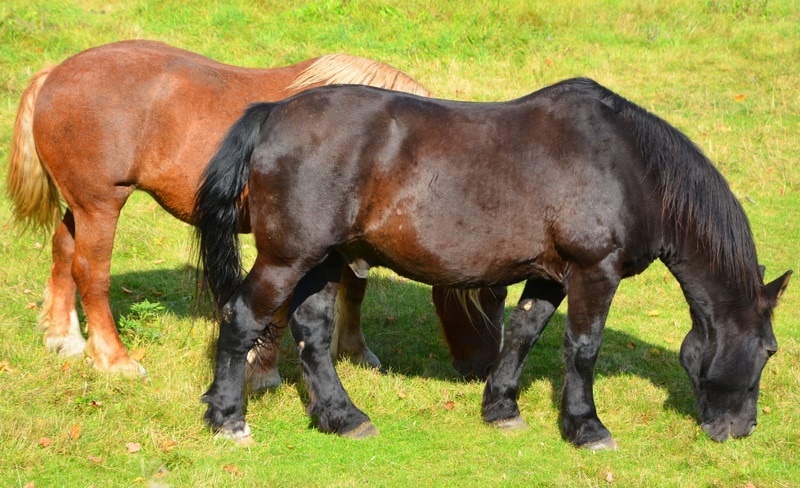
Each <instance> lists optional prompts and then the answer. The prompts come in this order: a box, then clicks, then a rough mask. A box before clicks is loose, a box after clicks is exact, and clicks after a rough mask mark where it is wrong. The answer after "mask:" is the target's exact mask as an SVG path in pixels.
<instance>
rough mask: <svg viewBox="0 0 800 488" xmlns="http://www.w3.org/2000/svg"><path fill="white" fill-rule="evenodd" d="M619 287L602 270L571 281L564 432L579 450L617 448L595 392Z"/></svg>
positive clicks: (566, 334)
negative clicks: (596, 367) (607, 325)
mask: <svg viewBox="0 0 800 488" xmlns="http://www.w3.org/2000/svg"><path fill="white" fill-rule="evenodd" d="M618 283H619V280H618V279H614V278H613V277H609V276H607V275H606V274H605V273H604V272H602V271H601V270H598V271H596V272H595V273H591V272H588V271H584V272H582V273H574V274H573V275H572V276H571V277H570V281H569V296H570V301H569V309H568V310H567V323H566V327H565V330H564V367H565V379H564V392H563V395H562V398H561V429H562V432H563V434H564V436H565V437H566V438H567V439H568V440H569V441H571V442H572V443H573V444H574V445H576V446H578V447H585V448H588V449H615V448H616V442H615V441H614V439H613V438H612V437H611V432H609V430H608V429H607V428H606V427H605V426H604V425H603V423H602V422H601V421H600V419H599V417H598V416H597V409H596V407H595V403H594V395H593V391H592V389H593V385H594V365H595V362H596V361H597V355H598V353H599V352H600V343H601V341H602V339H603V328H604V327H605V321H606V317H607V315H608V309H609V307H610V305H611V299H612V298H613V296H614V292H615V291H616V289H617V285H618Z"/></svg>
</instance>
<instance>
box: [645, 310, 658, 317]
mask: <svg viewBox="0 0 800 488" xmlns="http://www.w3.org/2000/svg"><path fill="white" fill-rule="evenodd" d="M659 315H661V312H659V311H658V310H650V311H649V312H647V316H648V317H658V316H659Z"/></svg>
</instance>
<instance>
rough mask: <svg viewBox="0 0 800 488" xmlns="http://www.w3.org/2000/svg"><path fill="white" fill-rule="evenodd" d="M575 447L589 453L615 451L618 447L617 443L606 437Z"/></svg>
mask: <svg viewBox="0 0 800 488" xmlns="http://www.w3.org/2000/svg"><path fill="white" fill-rule="evenodd" d="M577 447H579V448H581V449H588V450H590V451H616V450H617V447H618V446H617V441H615V440H614V438H613V437H606V438H605V439H600V440H599V441H592V442H587V443H585V444H581V445H580V446H577Z"/></svg>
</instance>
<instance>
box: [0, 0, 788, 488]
mask: <svg viewBox="0 0 800 488" xmlns="http://www.w3.org/2000/svg"><path fill="white" fill-rule="evenodd" d="M542 3H544V2H542ZM131 37H142V38H152V39H159V40H163V41H166V42H169V43H171V44H174V45H177V46H180V47H183V48H186V49H190V50H193V51H197V52H200V53H203V54H205V55H208V56H211V57H214V58H216V59H219V60H221V61H225V62H229V63H232V64H238V65H245V66H278V65H284V64H289V63H293V62H297V61H300V60H303V59H307V58H311V57H315V56H318V55H321V54H325V53H330V52H348V53H352V54H357V55H362V56H367V57H371V58H375V59H378V60H381V61H385V62H388V63H390V64H393V65H394V66H397V67H399V68H401V69H404V70H405V71H407V72H408V73H410V74H411V75H413V76H414V77H415V78H416V79H418V80H419V81H420V82H422V83H423V84H425V85H426V86H427V87H428V88H430V89H431V90H432V91H433V93H435V94H436V95H437V96H442V97H448V98H458V99H465V100H503V99H508V98H512V97H516V96H520V95H523V94H525V93H528V92H530V91H533V90H535V89H537V88H539V87H541V86H543V85H546V84H549V83H553V82H555V81H558V80H560V79H563V78H566V77H570V76H577V75H580V76H590V77H593V78H595V79H597V80H598V81H600V82H601V83H603V84H605V85H606V86H608V87H610V88H612V89H613V90H615V91H617V92H619V93H620V94H622V95H623V96H625V97H627V98H629V99H631V100H633V101H634V102H636V103H638V104H640V105H642V106H644V107H645V108H647V109H649V110H651V111H653V112H655V113H656V114H659V115H660V116H662V117H664V118H666V119H667V120H669V121H670V122H672V123H673V124H674V125H676V126H677V127H679V128H680V129H681V130H683V131H684V132H686V133H687V135H689V136H690V137H691V138H692V139H693V140H695V141H696V142H697V143H698V144H700V145H701V146H702V147H703V148H704V149H705V151H706V152H707V153H708V155H709V156H710V157H711V158H712V159H713V160H714V161H716V162H717V164H718V167H719V169H720V171H722V173H723V174H724V175H725V176H726V178H727V179H728V180H729V182H730V184H731V187H732V189H733V190H734V192H735V193H736V195H737V196H738V197H739V198H740V200H741V201H742V202H743V205H744V207H745V209H746V211H747V213H748V216H749V218H750V220H751V224H752V227H753V232H754V235H755V238H756V243H757V245H758V251H759V256H760V259H761V261H762V262H763V263H764V264H765V265H766V266H767V276H768V278H769V279H772V278H774V277H776V276H778V275H779V274H780V273H782V272H783V271H785V270H786V269H794V270H796V271H800V257H799V256H800V252H799V251H800V244H798V239H799V238H800V223H798V222H799V221H800V218H798V217H800V215H798V213H799V212H798V210H799V209H800V169H798V167H797V164H796V159H797V154H800V139H799V138H798V137H797V134H798V133H800V88H799V87H800V69H798V68H799V67H800V64H799V63H800V11H798V7H797V6H796V2H792V1H789V0H785V1H770V2H767V1H766V0H761V1H745V0H736V1H720V0H708V1H700V2H692V1H684V0H669V1H666V2H616V1H608V2H582V1H566V2H549V3H546V4H544V5H536V4H535V3H534V2H523V1H520V0H510V1H503V2H501V1H482V2H464V3H463V4H462V3H459V2H441V1H432V0H427V1H426V0H406V1H404V2H377V1H364V0H351V1H330V0H329V1H317V2H282V1H281V2H279V1H273V0H268V1H255V0H251V1H246V0H235V1H231V2H152V1H146V0H138V1H137V0H133V1H126V2H120V1H115V0H111V1H94V0H79V1H75V2H66V1H63V0H47V1H44V0H24V1H23V0H7V1H5V2H3V4H2V5H0V72H2V73H4V75H5V76H4V78H3V80H4V83H3V84H0V161H2V162H0V172H2V173H5V168H6V164H7V163H6V161H7V157H8V150H9V144H10V138H11V127H12V123H13V118H14V113H15V111H16V106H17V104H18V102H19V96H20V93H21V91H22V90H23V89H24V87H25V85H26V83H27V81H28V79H29V77H30V75H31V74H33V73H34V72H35V71H36V70H38V69H39V68H40V67H41V66H42V65H44V64H46V63H57V62H60V61H61V60H63V59H64V58H65V57H67V56H69V55H71V54H74V53H77V52H79V51H81V50H84V49H86V48H89V47H92V46H94V45H98V44H102V43H105V42H111V41H115V40H119V39H123V38H131ZM10 215H11V214H10V203H9V202H8V200H7V199H6V198H5V197H2V198H0V225H2V227H1V229H2V234H0V263H2V265H0V303H1V304H2V305H0V390H1V391H2V396H3V398H2V400H0V419H2V421H0V486H37V487H42V486H130V485H132V486H139V485H148V484H151V483H152V484H154V485H161V486H225V485H232V486H362V485H367V484H370V485H376V486H413V485H415V484H416V485H420V486H422V485H424V486H495V485H502V486H519V485H541V486H613V485H619V486H657V485H661V486H720V487H723V486H724V487H729V486H746V485H748V483H750V484H752V485H754V486H757V487H766V486H797V485H800V467H798V463H797V456H798V454H799V453H800V443H799V441H798V436H797V432H800V407H798V405H800V373H799V372H798V369H797V364H800V344H798V340H800V316H799V315H798V312H797V311H798V308H799V307H800V298H799V297H800V292H798V286H800V285H798V283H792V284H790V286H789V289H788V291H787V293H786V295H785V297H784V299H783V302H782V304H781V306H780V307H779V308H778V309H777V311H776V315H775V333H776V335H777V337H778V340H779V342H780V345H781V350H780V352H779V353H778V354H777V355H776V356H775V357H774V358H773V359H772V360H771V361H770V362H769V364H768V365H767V367H766V369H765V371H764V375H763V378H762V383H761V386H762V395H761V399H760V403H759V408H760V409H761V410H762V413H761V414H760V416H759V426H758V428H757V429H756V431H755V434H754V435H753V436H751V437H750V438H747V439H744V440H737V441H733V442H727V443H724V444H716V443H714V442H713V441H711V440H710V439H708V438H707V437H706V436H705V435H704V434H703V433H702V432H701V431H700V430H699V427H698V424H697V409H696V405H695V401H694V398H693V395H692V394H691V391H690V390H691V387H690V384H689V380H688V378H687V377H686V375H685V373H684V372H683V370H682V368H681V367H680V365H679V364H678V361H677V351H678V350H679V347H680V343H681V341H682V339H683V337H684V335H685V334H686V332H687V331H688V328H689V316H688V309H687V307H686V304H685V302H684V301H683V298H682V296H681V294H680V291H679V289H678V286H677V283H676V282H675V280H674V279H673V278H672V277H671V276H670V275H669V273H668V272H667V271H666V269H665V268H664V267H663V266H662V265H660V264H658V263H656V264H655V265H653V266H652V267H651V268H650V269H649V270H648V271H647V272H645V273H643V274H642V275H640V276H637V277H635V278H632V279H630V280H627V281H626V282H624V283H623V285H622V286H621V287H620V290H619V292H618V294H617V296H616V298H615V301H614V304H613V307H612V310H611V314H610V316H609V320H608V328H607V330H606V335H605V340H604V345H603V349H602V351H601V355H600V359H599V361H598V365H597V375H596V385H595V397H596V401H597V406H598V409H599V412H600V416H601V418H602V419H603V421H604V422H605V423H606V425H607V426H608V427H609V428H610V429H611V431H612V432H613V433H614V435H615V437H616V439H617V440H618V442H619V444H620V449H619V450H618V451H616V452H603V453H597V454H595V453H591V452H585V451H582V450H577V449H574V448H572V447H571V446H570V445H569V444H568V443H566V442H565V441H563V440H562V439H561V437H560V434H559V431H558V427H557V415H558V402H559V390H560V387H561V384H562V381H563V380H562V376H563V370H562V366H561V357H560V355H561V332H562V330H563V323H564V315H563V314H564V312H565V306H562V309H561V310H559V312H558V313H557V315H556V317H555V318H554V319H553V321H552V323H551V324H550V326H549V328H548V329H547V330H546V332H545V334H544V335H543V337H542V339H541V340H540V341H539V343H538V344H537V346H536V347H535V348H534V350H533V352H532V353H531V356H530V357H529V359H528V362H527V364H526V368H525V371H524V373H523V379H522V391H521V395H520V408H521V410H522V414H523V416H524V418H525V419H526V420H527V421H528V423H529V424H530V426H531V428H529V429H527V430H525V431H522V432H515V433H505V432H498V431H496V430H493V429H490V428H488V427H486V426H484V425H482V423H481V421H480V399H481V394H482V385H481V384H479V383H474V382H473V383H469V382H464V381H463V380H461V379H459V378H458V376H457V375H456V374H455V372H454V371H453V370H452V368H451V367H450V365H449V357H448V353H447V349H446V347H445V345H444V344H443V341H442V340H441V339H440V337H439V333H438V332H437V325H436V320H435V314H434V312H433V308H432V305H431V304H430V298H429V291H428V289H427V287H424V286H421V285H417V284H415V283H412V282H408V281H406V280H399V279H396V278H394V277H393V275H391V274H390V273H386V272H381V271H378V272H376V273H373V279H372V280H371V282H370V287H369V290H368V296H367V302H366V303H365V305H364V329H365V334H366V336H367V339H368V342H369V344H370V347H371V348H372V349H373V351H374V352H376V353H377V354H378V356H379V357H380V358H381V360H382V361H383V363H384V364H385V366H386V367H387V368H388V370H389V373H388V374H385V375H381V374H378V373H376V372H373V371H368V370H365V369H363V368H360V367H356V366H353V365H351V364H349V363H347V362H344V363H340V364H339V366H338V371H339V374H340V375H341V377H342V381H343V383H344V384H345V387H346V388H347V390H348V392H349V393H350V395H351V397H352V398H353V400H354V402H355V403H356V404H357V405H358V406H360V407H361V408H362V409H363V410H365V411H366V412H367V413H368V414H369V415H370V416H371V418H372V420H373V422H374V423H375V425H376V426H377V427H378V428H379V429H380V431H381V435H380V436H379V437H377V438H373V439H369V440H365V441H358V442H356V441H351V440H346V439H340V438H338V437H335V436H332V435H325V434H322V433H320V432H318V431H316V430H314V429H313V428H310V427H309V419H308V417H307V416H306V415H305V411H304V408H305V404H306V403H307V401H308V395H307V393H306V390H305V387H304V386H303V384H302V381H301V379H300V373H299V364H298V362H297V358H296V354H295V353H294V352H293V345H292V343H291V340H289V339H288V338H287V340H286V341H285V343H284V349H285V352H284V355H283V360H282V362H281V370H282V374H283V377H284V383H283V385H282V386H281V387H280V388H278V389H277V390H275V391H271V392H267V393H265V394H262V395H258V396H253V397H251V398H249V404H248V421H249V423H250V425H251V427H252V428H253V430H254V433H255V438H256V439H257V441H258V443H257V445H255V446H254V447H251V448H240V447H235V446H233V445H231V444H230V443H229V442H225V441H220V440H216V439H214V438H213V437H212V436H211V434H210V433H209V432H208V430H207V429H206V428H205V427H204V426H203V423H202V421H201V419H202V413H203V411H204V406H203V405H202V404H201V403H200V401H199V397H200V395H201V394H202V393H203V392H204V391H205V388H207V386H208V384H209V383H210V378H211V363H210V355H209V351H210V346H209V344H210V343H211V341H212V339H213V337H214V333H215V326H214V324H213V322H212V321H210V320H209V319H207V318H206V317H205V316H204V315H202V314H200V315H197V314H195V312H194V303H195V302H194V300H195V297H194V284H195V282H194V268H193V266H192V265H193V263H194V257H193V255H192V252H191V248H192V238H191V229H190V228H189V227H188V226H186V225H184V224H181V223H180V222H178V221H176V220H174V219H172V218H171V217H170V216H168V215H167V214H166V213H165V212H163V211H162V210H161V209H160V208H159V207H158V206H157V205H156V204H155V203H153V201H152V200H151V199H150V198H149V197H147V196H146V195H141V194H137V195H135V196H134V197H133V198H132V199H131V201H130V202H129V204H128V206H127V207H126V208H125V210H124V211H123V218H122V220H121V223H120V228H119V231H118V235H117V239H116V245H115V254H114V261H113V267H112V274H113V278H112V307H113V310H114V313H115V315H116V316H117V318H118V320H120V321H122V322H125V321H127V322H128V324H129V325H130V327H128V329H127V336H128V338H127V340H128V342H129V343H130V344H131V345H132V346H133V347H136V348H139V349H140V352H141V353H142V354H144V358H143V360H142V362H143V364H144V365H145V367H146V368H147V369H148V371H149V373H150V379H149V381H136V380H124V379H119V378H115V377H109V376H106V375H104V374H100V373H97V372H95V371H94V370H93V369H92V368H91V367H90V366H89V365H87V364H86V363H85V361H84V360H83V359H80V358H78V359H75V358H73V359H68V360H66V359H63V358H59V357H56V356H53V355H51V354H49V353H46V352H45V350H44V347H43V345H42V342H41V336H40V334H39V333H37V332H36V331H35V330H34V324H35V321H36V316H37V314H38V310H37V309H38V307H39V306H40V305H41V290H42V289H43V285H44V282H45V280H46V277H47V274H48V272H49V238H48V237H46V236H36V235H30V234H25V235H21V234H19V233H18V232H17V231H16V229H15V228H14V227H13V225H12V224H11V220H10V219H11V217H10ZM796 280H797V278H795V281H796ZM519 292H520V290H519V288H518V287H515V288H514V289H513V290H512V293H511V295H512V296H511V298H510V300H509V303H513V300H514V298H513V297H514V296H517V295H518V294H519ZM148 304H149V305H148ZM156 304H158V305H160V306H161V307H163V310H162V309H159V308H158V307H157V306H156ZM451 401H452V402H453V403H452V404H449V403H448V402H451ZM450 405H452V407H453V408H451V409H449V408H446V407H449V406H450ZM129 443H134V444H130V446H131V447H132V448H133V449H131V448H129V447H128V445H129ZM136 445H138V446H139V450H138V451H137V450H136V449H135V446H136ZM129 450H133V451H136V452H129ZM31 483H33V484H31Z"/></svg>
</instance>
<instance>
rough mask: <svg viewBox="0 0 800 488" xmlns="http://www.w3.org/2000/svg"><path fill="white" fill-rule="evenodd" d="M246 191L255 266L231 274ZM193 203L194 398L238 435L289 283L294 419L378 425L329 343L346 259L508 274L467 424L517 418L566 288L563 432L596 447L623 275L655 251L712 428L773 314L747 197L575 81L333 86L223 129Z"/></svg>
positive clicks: (668, 138)
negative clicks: (199, 354) (200, 341)
mask: <svg viewBox="0 0 800 488" xmlns="http://www.w3.org/2000/svg"><path fill="white" fill-rule="evenodd" d="M475 182H480V184H476V183H475ZM246 185H247V186H248V189H249V190H248V191H249V193H248V198H249V212H250V223H251V226H252V230H253V233H254V236H255V242H256V250H257V257H256V259H255V263H254V264H253V267H252V269H251V270H250V271H249V273H248V274H247V275H246V276H245V277H242V276H241V275H240V262H239V256H238V254H237V253H236V250H237V249H238V246H237V241H236V239H237V234H236V232H237V229H238V226H239V222H238V220H237V219H238V215H239V212H238V204H239V202H240V201H241V195H242V191H243V190H244V188H245V186H246ZM196 205H197V207H196V213H195V218H194V221H195V222H196V224H197V228H198V232H199V243H200V244H199V250H200V254H201V258H202V262H203V265H204V273H205V278H206V279H207V280H208V283H209V285H210V286H211V288H212V290H214V292H215V294H216V296H217V297H220V298H222V299H224V300H226V305H225V306H224V308H223V312H222V320H221V325H220V335H219V340H218V342H217V359H216V361H217V363H216V368H215V372H214V380H213V382H212V384H211V386H210V388H209V389H208V391H207V392H206V394H205V395H204V396H203V401H204V402H205V403H207V404H208V408H207V410H206V413H205V419H206V421H207V423H208V424H209V425H210V426H211V427H212V428H213V429H215V430H218V431H219V432H220V433H221V434H224V435H228V436H231V437H234V438H239V437H242V436H246V435H248V434H249V427H248V426H247V424H246V422H245V417H244V406H243V394H242V385H241V384H242V375H243V374H244V364H245V354H246V352H247V350H248V349H249V348H250V347H251V346H252V344H253V342H254V341H255V340H256V338H257V337H258V336H259V335H260V334H261V333H262V332H263V330H264V328H265V327H268V324H269V321H270V318H271V317H272V314H273V313H274V311H275V309H276V308H277V307H278V306H279V305H280V304H281V303H283V301H284V300H286V298H287V297H289V296H290V294H291V295H292V299H291V304H290V308H289V310H288V311H287V312H288V313H289V315H290V317H291V320H290V329H291V331H292V334H293V336H294V338H295V340H296V341H297V344H298V349H299V353H300V358H301V363H302V369H303V374H304V379H305V381H306V383H307V385H308V389H309V392H310V398H311V403H310V405H309V408H308V410H309V413H310V414H311V415H312V417H314V418H315V420H316V422H317V425H318V427H319V428H320V429H321V430H322V431H326V432H336V433H338V434H340V435H346V436H353V437H363V436H368V435H374V434H376V433H377V430H376V429H375V427H374V426H373V425H372V423H371V422H370V420H369V417H367V415H366V414H364V413H363V412H362V411H361V410H359V409H358V408H356V407H355V406H354V405H353V403H352V402H351V401H350V399H349V397H348V396H347V393H346V392H345V391H344V389H343V387H342V385H341V383H340V381H339V379H338V377H337V375H336V371H335V369H334V366H333V363H332V361H331V357H330V354H329V353H328V347H329V343H330V339H331V328H332V327H331V315H332V308H333V299H334V297H335V295H336V289H337V287H338V280H339V276H340V274H341V270H342V268H343V267H349V268H351V269H352V270H353V271H354V272H355V274H356V275H358V276H365V275H366V272H367V270H368V268H369V267H370V266H386V267H389V268H391V269H393V270H395V271H396V272H398V273H399V274H401V275H403V276H407V277H408V278H411V279H413V280H416V281H421V282H424V283H429V284H432V285H438V286H448V287H463V288H475V287H491V286H505V285H508V284H510V283H514V282H519V281H523V280H524V281H525V282H526V283H525V286H524V289H523V292H522V296H521V298H520V301H519V304H518V305H517V307H516V308H515V310H514V311H513V312H512V314H511V317H510V323H509V325H508V327H506V329H505V332H504V345H503V349H502V350H501V352H500V355H499V357H498V359H497V361H496V362H495V364H494V366H493V367H492V369H491V371H490V373H489V377H488V379H487V382H486V388H485V391H484V396H483V404H482V416H483V420H484V421H485V422H487V423H488V424H491V425H495V426H498V427H501V428H517V427H521V426H524V425H525V423H524V421H523V420H522V419H521V417H520V412H519V408H518V405H517V395H518V390H519V379H520V373H521V371H522V366H523V362H524V360H525V358H526V356H527V355H528V353H529V351H530V349H531V347H532V346H533V344H534V342H535V341H536V340H537V339H538V337H539V335H540V334H541V332H542V330H543V328H544V327H545V325H546V324H547V322H548V320H549V318H550V317H551V315H552V314H553V312H554V311H555V310H556V308H557V307H558V306H559V304H560V303H561V301H562V300H563V299H564V298H565V297H566V296H568V297H569V307H568V310H567V318H566V325H565V332H564V365H565V374H566V377H565V381H564V390H563V396H562V401H561V411H560V414H561V415H560V418H561V420H560V424H561V428H562V431H563V434H564V436H565V438H566V439H568V440H569V441H571V442H572V443H574V444H575V445H576V446H584V447H588V448H613V447H615V446H616V443H615V441H614V440H613V438H612V436H611V433H610V432H609V430H608V429H607V428H606V427H605V426H604V425H603V424H602V422H601V421H600V419H599V417H598V414H597V410H596V408H595V402H594V397H593V373H594V365H595V361H596V360H597V356H598V351H599V348H600V342H601V339H602V336H603V328H604V326H605V321H606V317H607V314H608V311H609V307H610V305H611V301H612V297H613V296H614V294H615V291H616V290H617V287H618V285H619V283H620V280H622V279H623V278H626V277H629V276H632V275H635V274H637V273H640V272H641V271H643V270H644V269H645V268H647V267H648V266H649V265H650V263H652V262H653V261H654V260H655V259H657V258H658V259H661V261H663V262H664V263H665V264H666V266H667V267H668V268H669V270H670V271H671V272H672V273H673V274H674V275H675V277H676V278H677V280H678V282H679V283H680V286H681V288H682V290H683V292H684V295H685V297H686V300H687V302H688V304H689V311H690V315H691V318H692V327H691V330H690V331H689V333H688V335H687V336H686V339H685V340H684V342H683V345H682V347H681V352H680V360H681V363H682V364H683V366H684V368H685V369H686V371H687V372H688V374H689V377H690V378H691V380H692V383H693V385H694V389H695V393H696V396H697V399H698V404H699V408H700V418H701V420H702V427H703V430H705V432H707V433H708V434H709V435H710V436H711V437H712V438H713V439H715V440H717V441H723V440H725V439H726V438H728V436H729V435H732V436H734V437H740V436H746V435H749V434H750V433H751V431H752V430H753V428H754V426H755V424H756V402H757V399H758V389H759V383H760V379H761V372H762V369H763V368H764V365H765V364H766V362H767V359H768V358H769V357H770V356H771V355H772V354H773V353H775V351H776V350H777V348H778V345H777V341H776V339H775V336H774V335H773V331H772V309H773V307H775V305H776V304H777V302H778V299H779V297H780V295H781V293H782V292H783V290H784V289H785V287H786V285H787V284H788V281H789V277H790V273H791V272H786V273H785V274H784V275H783V276H781V277H780V278H778V279H776V280H775V281H773V282H771V283H769V284H767V285H765V284H764V280H763V272H762V271H761V270H760V269H759V266H758V263H757V259H756V250H755V245H754V243H753V238H752V235H751V232H750V227H749V223H748V221H747V218H746V216H745V213H744V210H743V209H742V207H741V205H740V204H739V202H738V201H737V200H736V198H735V196H734V195H733V193H732V192H731V190H730V189H729V187H728V185H727V183H726V181H725V180H724V179H723V177H722V176H721V175H720V174H719V172H718V171H717V170H716V169H715V168H714V166H713V165H712V163H711V162H710V161H709V160H708V159H707V158H706V157H705V156H704V155H703V153H702V152H701V151H700V150H699V149H698V148H697V147H696V146H695V145H694V144H693V143H692V142H691V141H690V140H689V139H688V138H687V137H686V136H685V135H683V134H681V133H680V132H679V131H678V130H676V129H675V128H673V127H672V126H670V125H669V124H668V123H666V122H664V121H663V120H661V119H660V118H658V117H656V116H654V115H652V114H650V113H648V112H647V111H645V110H644V109H642V108H640V107H638V106H636V105H634V104H633V103H631V102H629V101H627V100H625V99H624V98H622V97H620V96H618V95H616V94H614V93H612V92H611V91H609V90H608V89H606V88H604V87H602V86H600V85H599V84H597V83H595V82H593V81H591V80H586V79H574V80H567V81H563V82H561V83H558V84H555V85H553V86H550V87H548V88H545V89H542V90H540V91H537V92H534V93H532V94H530V95H528V96H525V97H522V98H520V99H517V100H513V101H509V102H505V103H466V102H453V101H447V100H434V99H427V98H423V97H419V96H414V95H408V94H403V93H397V92H392V91H387V90H382V89H376V88H370V87H363V86H361V87H354V86H337V87H322V88H318V89H315V90H311V91H307V92H304V93H302V94H300V95H297V96H295V97H293V98H291V99H289V100H286V101H283V102H280V103H263V104H257V105H254V106H252V107H251V108H249V109H248V110H247V111H246V112H245V113H244V115H243V116H242V117H241V118H240V120H239V121H238V122H237V123H236V124H234V125H233V126H232V127H231V129H230V130H229V132H228V134H227V136H226V137H225V139H224V141H223V143H222V145H221V147H220V150H219V152H218V153H217V154H216V155H215V156H214V158H213V159H212V161H211V163H210V164H209V166H208V168H207V170H206V174H205V180H204V182H203V184H202V185H201V187H200V190H199V194H198V198H197V200H196Z"/></svg>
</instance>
